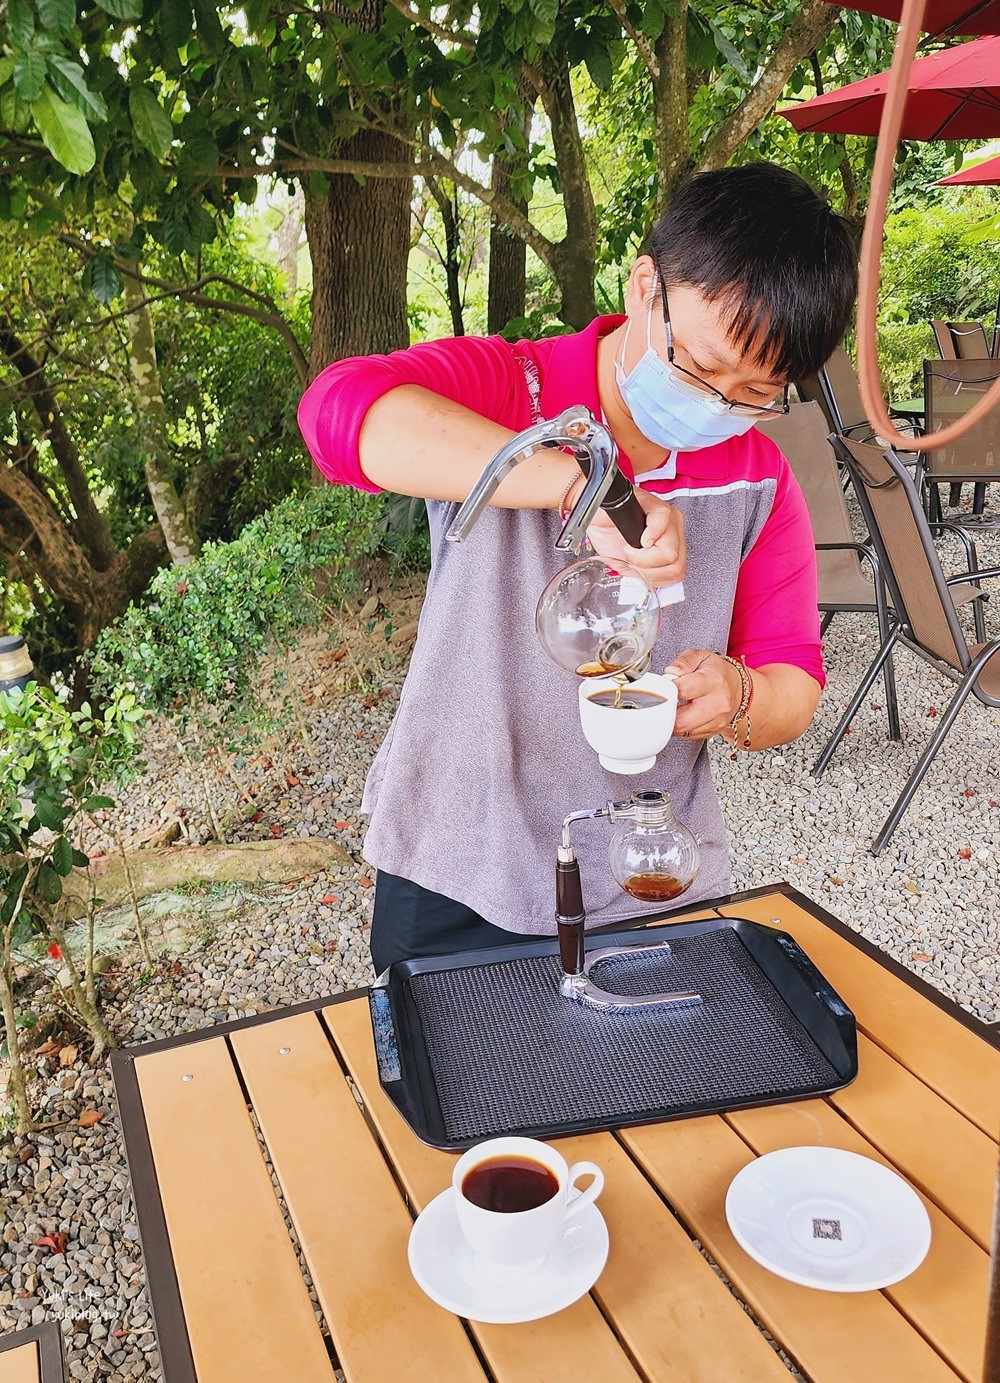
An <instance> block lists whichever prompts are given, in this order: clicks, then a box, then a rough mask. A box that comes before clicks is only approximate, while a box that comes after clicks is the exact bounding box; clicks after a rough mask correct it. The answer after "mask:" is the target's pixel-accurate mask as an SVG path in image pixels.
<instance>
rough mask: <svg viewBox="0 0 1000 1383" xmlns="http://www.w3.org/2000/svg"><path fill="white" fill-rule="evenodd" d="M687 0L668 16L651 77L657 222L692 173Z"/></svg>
mask: <svg viewBox="0 0 1000 1383" xmlns="http://www.w3.org/2000/svg"><path fill="white" fill-rule="evenodd" d="M687 17H688V4H687V0H677V2H676V4H675V5H674V7H673V10H672V12H668V13H667V18H666V22H665V23H664V26H663V32H662V34H661V35H660V37H659V38H658V39H657V41H656V50H655V51H656V60H657V63H658V71H657V73H656V75H655V77H654V78H653V125H654V130H655V140H656V163H657V168H658V169H659V172H660V176H659V180H658V182H657V188H656V207H655V209H654V213H653V214H654V218H655V219H657V220H658V219H659V217H660V216H661V215H662V213H663V210H664V208H665V207H666V205H667V203H668V202H669V201H670V198H671V197H672V196H673V194H674V192H675V191H676V189H677V187H678V186H679V185H680V183H682V182H683V181H684V178H685V177H686V176H687V174H688V173H689V172H690V170H691V136H690V133H689V131H688V102H687V70H688V63H687Z"/></svg>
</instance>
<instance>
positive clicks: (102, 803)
mask: <svg viewBox="0 0 1000 1383" xmlns="http://www.w3.org/2000/svg"><path fill="white" fill-rule="evenodd" d="M114 805H115V803H114V799H113V798H111V797H97V796H95V797H88V798H87V800H86V802H84V804H83V810H84V811H85V812H100V811H110V810H111V808H112V807H113V806H114Z"/></svg>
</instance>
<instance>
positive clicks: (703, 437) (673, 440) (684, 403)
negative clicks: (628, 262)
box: [615, 295, 757, 451]
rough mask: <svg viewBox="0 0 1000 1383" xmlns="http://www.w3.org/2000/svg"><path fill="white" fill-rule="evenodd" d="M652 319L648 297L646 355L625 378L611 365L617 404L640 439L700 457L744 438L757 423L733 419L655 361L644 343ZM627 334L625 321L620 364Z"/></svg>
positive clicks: (722, 406)
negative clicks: (618, 397) (619, 398)
mask: <svg viewBox="0 0 1000 1383" xmlns="http://www.w3.org/2000/svg"><path fill="white" fill-rule="evenodd" d="M654 296H655V295H654ZM652 313H653V297H651V298H650V300H649V312H648V314H647V316H646V350H645V354H644V355H643V356H642V358H641V359H640V360H639V362H638V364H636V365H634V366H633V368H632V369H631V370H630V371H629V373H628V374H627V375H626V374H625V371H624V369H623V367H622V361H621V359H616V360H615V378H616V379H617V381H618V389H619V392H620V393H621V396H622V401H623V402H624V404H625V407H626V408H627V409H628V411H629V413H631V415H632V421H633V422H634V423H635V425H636V427H637V428H638V429H639V431H640V432H641V433H642V435H643V436H644V437H645V438H647V439H648V440H649V441H650V442H652V443H653V444H654V446H658V447H662V448H663V449H664V451H700V450H701V448H702V447H711V446H715V444H716V443H717V442H726V441H728V440H729V438H730V437H742V436H743V435H744V433H747V432H749V431H750V429H751V428H752V427H753V425H754V423H755V422H756V421H757V420H756V419H755V418H748V417H743V416H741V415H740V414H738V413H733V412H732V410H731V409H729V408H727V407H726V405H725V404H724V403H723V402H722V400H721V399H717V398H716V397H715V396H714V395H713V394H708V393H702V391H701V390H699V389H698V388H697V386H696V385H694V384H688V383H686V382H685V381H684V380H683V379H682V377H681V376H680V375H678V374H677V372H676V371H675V370H673V369H671V367H670V366H669V365H668V364H667V362H666V361H665V360H661V359H660V357H659V355H657V353H656V351H655V350H654V349H653V346H652V341H651V339H650V326H651V321H652ZM631 330H632V319H631V318H629V322H628V326H627V327H626V328H625V336H624V339H623V341H622V350H621V357H622V359H623V358H624V356H625V349H626V346H627V345H628V336H629V332H630V331H631Z"/></svg>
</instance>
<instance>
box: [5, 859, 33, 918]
mask: <svg viewBox="0 0 1000 1383" xmlns="http://www.w3.org/2000/svg"><path fill="white" fill-rule="evenodd" d="M27 877H28V866H27V865H26V864H22V865H21V867H20V869H15V871H14V873H13V874H12V875H11V876H10V879H9V880H8V883H7V889H6V892H5V893H4V899H3V903H2V904H0V927H6V925H7V923H8V922H9V921H10V919H11V918H12V917H13V916H14V908H15V907H16V906H17V899H18V894H19V893H20V892H21V889H22V888H23V887H24V881H25V879H26V878H27Z"/></svg>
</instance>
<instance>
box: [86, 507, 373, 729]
mask: <svg viewBox="0 0 1000 1383" xmlns="http://www.w3.org/2000/svg"><path fill="white" fill-rule="evenodd" d="M384 516H385V505H384V503H383V502H382V501H381V500H380V499H379V497H377V496H373V495H363V494H360V493H358V492H357V491H353V490H347V489H343V488H341V487H338V486H332V485H330V486H323V487H319V488H315V489H310V490H308V491H307V492H305V493H303V494H298V495H291V496H289V497H288V498H287V499H285V500H282V501H281V503H280V504H276V505H275V506H274V507H273V508H272V509H270V510H268V512H267V513H265V514H262V515H261V516H260V517H259V518H257V519H254V521H253V522H252V523H250V524H248V525H247V527H246V528H245V529H244V530H243V532H242V533H241V534H240V535H239V537H238V538H235V539H234V540H233V541H232V542H230V543H208V544H206V545H205V547H204V548H203V549H202V551H201V554H200V556H199V557H198V559H197V561H195V562H193V563H192V564H191V565H190V566H187V567H183V568H177V567H172V568H168V569H166V570H164V571H161V572H160V573H159V574H158V575H157V576H156V577H155V578H154V580H153V582H152V584H151V586H150V588H149V591H148V593H147V596H146V598H145V600H144V601H143V603H142V605H138V606H131V607H130V608H129V609H128V611H126V613H125V615H124V616H123V617H122V618H121V619H120V620H118V621H117V622H116V623H115V624H114V625H112V626H111V627H110V628H108V629H106V630H105V631H104V632H103V634H102V635H101V637H100V640H99V641H98V645H97V649H96V651H95V654H94V658H93V672H94V679H95V686H96V687H97V689H98V690H99V691H101V692H104V691H106V690H108V689H109V688H111V687H114V686H116V685H118V684H119V683H121V682H132V683H134V684H135V686H136V687H137V688H138V690H139V692H140V695H141V698H142V700H143V701H144V703H145V704H146V705H147V706H149V707H152V708H155V709H157V710H167V709H171V708H173V709H176V708H177V707H178V705H179V704H181V703H188V702H190V701H191V700H192V699H193V698H194V699H199V698H200V699H204V700H205V701H208V702H210V703H213V704H221V705H224V706H226V707H227V708H231V709H235V708H238V707H239V706H240V705H242V704H243V703H244V702H245V701H246V700H247V699H248V698H252V696H253V691H254V687H255V685H256V681H257V676H258V669H259V660H260V658H261V657H262V656H263V654H264V653H265V651H266V650H267V648H268V647H269V645H271V644H272V643H274V644H277V645H278V646H285V647H287V646H289V645H290V644H291V643H292V642H293V641H294V639H295V637H296V636H297V634H298V631H299V630H300V629H301V628H303V626H306V625H310V624H314V623H315V622H316V621H317V619H318V617H319V613H320V609H321V607H320V603H319V601H318V599H317V597H316V593H315V585H316V579H317V578H318V577H319V576H320V575H321V574H322V575H323V576H324V578H325V580H326V582H327V583H328V585H329V586H331V587H333V588H334V589H335V590H336V591H337V592H338V593H340V594H350V593H352V592H353V591H354V590H355V589H356V588H357V584H358V576H359V567H360V565H361V564H362V563H363V562H364V561H365V560H366V559H370V558H371V557H373V556H374V555H375V553H377V552H378V551H379V549H380V547H381V546H382V545H383V541H384V530H383V519H384Z"/></svg>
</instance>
